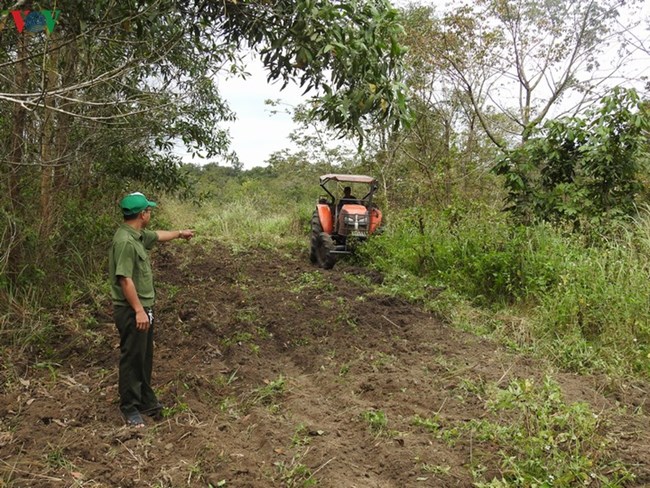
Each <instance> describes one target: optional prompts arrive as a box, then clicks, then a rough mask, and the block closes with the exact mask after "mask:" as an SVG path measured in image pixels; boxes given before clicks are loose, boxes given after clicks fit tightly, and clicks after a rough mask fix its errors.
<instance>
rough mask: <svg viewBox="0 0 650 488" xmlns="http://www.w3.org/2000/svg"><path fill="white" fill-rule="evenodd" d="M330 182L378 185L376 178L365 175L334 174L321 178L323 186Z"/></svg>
mask: <svg viewBox="0 0 650 488" xmlns="http://www.w3.org/2000/svg"><path fill="white" fill-rule="evenodd" d="M329 181H336V182H339V183H366V184H368V185H374V184H376V183H377V180H376V179H375V178H373V177H372V176H365V175H340V174H334V173H332V174H328V175H323V176H321V177H320V184H321V186H322V185H325V184H327V183H328V182H329Z"/></svg>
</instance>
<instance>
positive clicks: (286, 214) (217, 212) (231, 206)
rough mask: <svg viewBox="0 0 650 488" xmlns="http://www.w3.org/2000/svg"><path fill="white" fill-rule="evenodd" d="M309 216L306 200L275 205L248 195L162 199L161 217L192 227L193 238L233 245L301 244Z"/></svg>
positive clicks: (268, 245) (302, 244)
mask: <svg viewBox="0 0 650 488" xmlns="http://www.w3.org/2000/svg"><path fill="white" fill-rule="evenodd" d="M310 216H311V208H310V207H309V206H308V205H307V204H302V205H300V204H298V203H295V202H293V203H292V202H287V203H285V204H284V205H277V204H270V203H268V202H266V203H262V202H259V201H257V200H256V199H254V198H248V197H239V198H237V199H235V200H232V201H228V202H224V203H216V202H207V203H204V204H203V205H201V206H200V207H195V206H192V205H191V204H189V203H180V202H177V201H168V202H165V218H166V219H168V220H169V222H170V225H172V226H174V227H179V228H180V227H182V228H186V227H192V228H194V230H195V231H196V241H197V242H202V241H206V240H207V241H209V240H218V241H220V242H223V243H225V244H227V245H230V246H231V247H233V248H238V247H257V246H259V247H265V248H278V247H282V246H288V247H295V248H298V247H302V246H305V239H306V238H305V236H306V235H307V230H306V227H305V226H306V225H307V224H308V222H309V218H310Z"/></svg>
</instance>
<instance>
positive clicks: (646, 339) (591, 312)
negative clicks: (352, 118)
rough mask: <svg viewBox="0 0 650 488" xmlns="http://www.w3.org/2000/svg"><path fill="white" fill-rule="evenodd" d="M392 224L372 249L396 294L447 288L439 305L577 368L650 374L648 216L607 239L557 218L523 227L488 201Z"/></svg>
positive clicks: (455, 317)
mask: <svg viewBox="0 0 650 488" xmlns="http://www.w3.org/2000/svg"><path fill="white" fill-rule="evenodd" d="M391 222H393V225H392V226H391V227H390V228H389V229H387V232H386V233H385V234H384V235H383V236H381V237H380V238H378V239H375V240H373V241H371V242H369V243H368V244H369V245H368V246H366V247H364V249H363V252H364V255H365V259H366V260H367V261H368V262H369V263H372V265H373V266H375V267H377V268H379V269H380V270H381V271H383V272H384V273H386V275H387V276H388V277H389V279H388V280H387V285H386V286H387V287H388V288H389V289H390V291H392V292H395V291H396V290H397V291H399V290H400V289H401V290H402V291H403V293H404V294H406V295H409V296H411V297H415V298H420V299H422V300H427V299H428V298H427V297H428V296H430V294H427V292H426V290H427V289H431V287H434V288H435V289H440V288H441V287H444V288H445V292H444V293H443V294H442V295H440V296H438V297H437V298H436V299H435V300H429V306H430V307H431V308H432V309H434V310H437V311H440V312H441V313H443V314H444V315H445V316H447V317H448V318H450V320H452V321H454V322H457V323H458V324H459V325H464V326H465V327H468V324H467V322H472V321H473V322H474V328H475V329H477V330H478V331H481V332H486V331H488V332H496V333H498V334H499V335H504V336H505V337H503V338H504V339H506V341H512V342H513V343H517V344H520V345H521V344H522V340H523V341H524V342H525V344H523V346H524V347H527V348H529V349H531V350H535V351H537V352H539V353H540V354H543V355H545V356H547V357H551V358H552V359H554V360H555V362H556V363H557V364H559V365H561V366H563V367H565V368H568V369H570V370H574V371H579V372H585V371H605V372H609V373H616V374H635V375H642V376H650V310H649V309H648V302H649V292H648V277H649V275H650V273H649V271H650V218H649V217H648V216H647V215H646V216H645V217H644V218H642V219H639V221H638V222H637V223H636V224H634V225H630V226H628V227H622V228H621V229H620V230H619V232H618V234H617V236H616V238H610V239H609V240H607V241H603V242H602V243H601V244H600V245H598V246H588V245H586V244H585V243H584V242H583V241H582V240H581V239H579V238H576V237H574V236H566V235H562V234H561V233H560V232H559V231H557V230H554V229H553V228H551V227H549V226H547V225H538V226H533V227H518V226H514V225H512V224H511V223H509V222H508V221H507V219H506V217H505V216H504V215H502V214H500V213H498V212H496V211H493V210H491V209H490V208H487V207H478V206H469V207H466V208H463V209H460V210H454V211H446V212H424V211H418V212H416V213H413V212H407V213H405V214H403V215H399V216H392V218H391ZM417 289H419V290H420V293H418V292H414V290H417ZM504 317H507V320H508V321H510V322H512V321H513V318H515V319H516V322H517V327H512V324H506V323H504V320H505V319H504ZM461 322H463V323H461ZM469 326H470V327H471V324H470V325H469ZM522 328H523V329H524V330H522ZM513 335H516V336H517V337H513ZM522 338H523V339H522Z"/></svg>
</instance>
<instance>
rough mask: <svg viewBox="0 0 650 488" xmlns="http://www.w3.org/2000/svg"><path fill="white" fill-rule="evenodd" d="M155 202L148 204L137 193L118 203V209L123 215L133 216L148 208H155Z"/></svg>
mask: <svg viewBox="0 0 650 488" xmlns="http://www.w3.org/2000/svg"><path fill="white" fill-rule="evenodd" d="M155 206H156V202H150V201H149V200H147V197H145V196H144V195H143V194H142V193H140V192H139V191H137V192H135V193H130V194H128V195H127V196H125V197H124V198H122V200H121V201H120V208H121V209H122V213H123V214H124V215H134V214H137V213H140V212H142V211H143V210H146V209H147V208H148V207H155Z"/></svg>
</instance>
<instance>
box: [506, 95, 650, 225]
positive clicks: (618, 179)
mask: <svg viewBox="0 0 650 488" xmlns="http://www.w3.org/2000/svg"><path fill="white" fill-rule="evenodd" d="M649 128H650V113H649V112H648V107H647V105H646V104H643V103H642V102H641V101H640V99H639V97H638V95H637V93H636V92H635V91H634V90H622V89H615V90H613V91H612V93H611V94H609V95H608V96H606V97H604V98H603V99H602V100H601V106H600V108H599V109H597V110H591V111H589V112H588V113H587V114H586V115H585V117H584V118H582V117H573V118H565V119H560V120H552V121H549V122H547V123H546V124H545V125H544V127H543V129H541V130H540V131H537V132H536V133H534V134H533V136H532V137H531V138H529V139H528V140H527V141H526V142H525V143H524V144H522V145H521V146H520V147H518V148H516V149H515V150H513V151H511V152H509V153H507V155H506V156H505V157H504V158H503V159H502V160H501V161H500V163H499V164H498V165H497V167H496V169H495V171H496V172H497V173H498V174H501V175H504V177H505V185H506V188H507V189H508V198H507V202H508V207H507V209H508V210H509V211H511V212H512V213H513V214H515V215H516V216H517V217H518V218H519V219H521V220H523V221H525V222H531V221H535V220H544V221H550V222H553V223H558V224H564V223H569V224H571V225H572V226H573V228H574V229H579V228H580V227H581V225H582V224H583V223H584V222H588V223H589V224H592V225H598V224H600V223H604V222H607V221H609V220H611V219H612V218H620V217H625V216H630V215H632V214H633V213H634V212H635V211H636V195H637V194H638V193H639V191H640V190H641V175H642V174H643V171H642V170H643V169H644V168H646V167H647V164H648V156H649V153H648V146H647V132H648V129H649Z"/></svg>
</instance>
